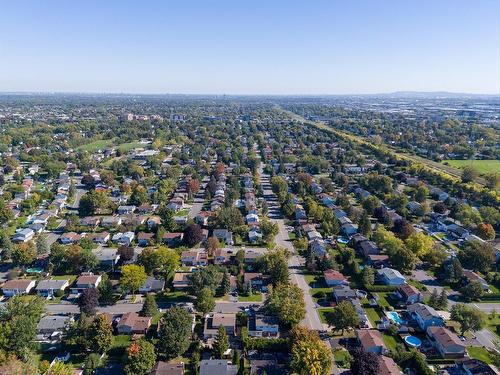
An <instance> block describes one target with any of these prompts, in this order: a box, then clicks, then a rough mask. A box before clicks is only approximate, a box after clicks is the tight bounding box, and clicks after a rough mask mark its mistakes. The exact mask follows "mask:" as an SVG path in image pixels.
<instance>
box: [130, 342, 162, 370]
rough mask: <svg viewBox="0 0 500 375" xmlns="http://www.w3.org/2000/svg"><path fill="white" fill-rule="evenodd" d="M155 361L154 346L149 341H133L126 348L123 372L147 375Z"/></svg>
mask: <svg viewBox="0 0 500 375" xmlns="http://www.w3.org/2000/svg"><path fill="white" fill-rule="evenodd" d="M155 363H156V354H155V347H154V346H153V344H151V343H150V342H149V341H146V340H144V339H140V340H137V341H134V342H133V343H132V344H130V346H129V347H128V349H127V359H126V365H125V369H124V370H125V374H127V375H147V374H149V373H150V372H151V370H152V369H153V367H154V365H155Z"/></svg>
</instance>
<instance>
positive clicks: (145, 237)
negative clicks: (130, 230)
mask: <svg viewBox="0 0 500 375" xmlns="http://www.w3.org/2000/svg"><path fill="white" fill-rule="evenodd" d="M154 238H155V234H154V233H146V232H140V233H139V234H138V235H137V244H138V245H139V246H142V247H146V246H149V245H150V244H151V242H152V241H153V240H154Z"/></svg>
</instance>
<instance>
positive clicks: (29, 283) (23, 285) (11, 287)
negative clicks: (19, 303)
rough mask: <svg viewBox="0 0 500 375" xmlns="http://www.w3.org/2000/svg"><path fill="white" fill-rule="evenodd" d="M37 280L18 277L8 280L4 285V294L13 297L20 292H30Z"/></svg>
mask: <svg viewBox="0 0 500 375" xmlns="http://www.w3.org/2000/svg"><path fill="white" fill-rule="evenodd" d="M35 284H36V282H35V280H29V279H16V280H8V281H6V282H5V283H4V284H3V285H2V291H3V295H4V296H6V297H13V296H17V295H20V294H28V293H29V292H31V290H32V289H33V288H34V287H35Z"/></svg>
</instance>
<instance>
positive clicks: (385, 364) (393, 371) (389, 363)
mask: <svg viewBox="0 0 500 375" xmlns="http://www.w3.org/2000/svg"><path fill="white" fill-rule="evenodd" d="M378 358H379V361H378V363H379V369H378V374H377V375H401V374H402V372H401V370H400V369H399V367H398V365H397V364H396V362H394V360H393V359H392V358H390V357H386V356H385V355H381V356H380V357H378Z"/></svg>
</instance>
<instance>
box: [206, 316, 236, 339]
mask: <svg viewBox="0 0 500 375" xmlns="http://www.w3.org/2000/svg"><path fill="white" fill-rule="evenodd" d="M219 326H223V327H224V328H225V329H226V333H227V334H228V335H230V336H232V335H234V331H235V327H236V314H223V313H213V314H208V315H207V316H206V317H205V327H204V329H203V337H204V338H205V340H208V339H210V338H213V337H215V336H216V335H217V330H218V329H219Z"/></svg>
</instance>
